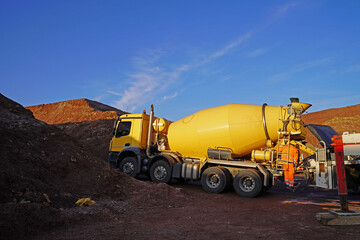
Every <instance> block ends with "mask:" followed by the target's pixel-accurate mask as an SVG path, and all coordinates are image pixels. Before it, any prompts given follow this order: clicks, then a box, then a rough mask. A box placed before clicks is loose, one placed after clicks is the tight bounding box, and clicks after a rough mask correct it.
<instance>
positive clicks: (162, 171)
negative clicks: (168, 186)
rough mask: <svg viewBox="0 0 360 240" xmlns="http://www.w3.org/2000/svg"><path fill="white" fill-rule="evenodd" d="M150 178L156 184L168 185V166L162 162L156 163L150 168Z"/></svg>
mask: <svg viewBox="0 0 360 240" xmlns="http://www.w3.org/2000/svg"><path fill="white" fill-rule="evenodd" d="M150 178H151V181H153V182H156V183H169V182H170V180H171V168H170V165H169V164H168V163H167V162H165V161H164V160H158V161H156V162H155V163H154V164H153V165H152V166H151V168H150Z"/></svg>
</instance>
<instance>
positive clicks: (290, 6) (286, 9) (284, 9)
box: [274, 1, 299, 17]
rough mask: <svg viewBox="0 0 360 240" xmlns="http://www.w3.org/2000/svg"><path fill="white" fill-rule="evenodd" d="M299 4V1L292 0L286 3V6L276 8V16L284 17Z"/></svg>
mask: <svg viewBox="0 0 360 240" xmlns="http://www.w3.org/2000/svg"><path fill="white" fill-rule="evenodd" d="M298 5H299V2H297V1H292V2H290V3H288V4H285V5H284V6H281V7H279V8H278V9H277V10H276V12H275V14H274V16H275V17H282V16H284V15H285V14H286V13H288V12H289V11H290V10H291V9H293V8H295V7H297V6H298Z"/></svg>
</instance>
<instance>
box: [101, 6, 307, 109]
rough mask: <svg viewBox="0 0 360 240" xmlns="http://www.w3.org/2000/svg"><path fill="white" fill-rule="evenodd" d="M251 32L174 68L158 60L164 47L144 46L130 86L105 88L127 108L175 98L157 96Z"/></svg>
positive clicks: (281, 11) (257, 52) (284, 10)
mask: <svg viewBox="0 0 360 240" xmlns="http://www.w3.org/2000/svg"><path fill="white" fill-rule="evenodd" d="M297 5H298V3H297V2H290V3H288V4H286V5H284V6H282V7H280V8H278V9H277V11H276V12H275V13H274V14H273V16H272V18H273V19H276V18H279V17H281V16H282V15H284V14H286V13H287V12H288V11H289V10H290V9H292V8H294V7H295V6H297ZM254 34H255V31H248V32H247V33H245V34H242V35H240V36H239V37H238V38H237V39H236V40H235V41H232V42H230V43H229V44H227V45H226V46H224V47H222V48H220V49H219V50H217V51H215V52H212V53H210V54H208V55H207V56H206V57H205V58H203V59H201V60H198V61H195V62H189V63H186V64H181V65H180V66H179V67H175V68H169V67H164V66H163V65H160V64H159V62H160V60H161V59H162V58H163V57H164V56H165V55H166V54H167V53H166V52H165V51H163V50H159V49H154V50H146V51H145V52H143V53H141V54H139V56H136V57H134V58H133V60H132V61H133V64H134V67H135V68H136V69H138V70H139V71H138V72H137V73H135V74H132V75H130V76H129V78H130V79H129V80H130V87H129V88H128V89H126V90H125V91H123V92H116V91H108V93H110V94H112V95H115V96H119V97H120V99H118V100H117V101H116V102H115V103H114V105H115V106H116V107H118V108H120V109H123V110H126V111H130V112H132V111H134V110H136V109H137V108H139V107H142V106H144V105H146V104H149V102H152V101H154V100H156V99H157V98H160V99H162V100H163V101H166V100H169V99H171V98H174V97H176V96H177V93H175V94H173V95H170V96H164V97H162V98H161V97H160V96H161V95H162V94H163V93H164V92H166V91H169V89H170V88H171V87H172V86H173V84H174V83H175V82H176V81H177V80H179V77H180V76H181V74H182V73H184V72H188V71H191V70H194V69H196V68H198V67H201V66H203V65H205V64H208V63H210V62H212V61H214V60H216V59H218V58H220V57H222V56H224V55H226V54H228V53H229V52H231V51H233V50H235V49H236V48H237V47H238V46H239V45H241V44H243V43H244V42H245V41H247V40H249V39H250V38H251V37H252V36H253V35H254ZM266 51H267V50H266V49H257V50H255V51H254V52H252V53H251V54H250V55H251V56H253V57H255V56H260V55H261V54H264V53H265V52H266ZM306 67H307V66H299V67H298V69H296V68H295V69H293V70H292V71H290V72H287V73H285V75H290V74H292V73H294V72H296V71H301V70H300V69H301V68H303V69H306ZM308 67H310V66H308ZM280 77H281V75H280ZM273 78H274V79H275V80H273V81H277V80H276V78H279V76H274V77H273ZM228 79H230V77H228V76H224V77H223V79H222V81H226V80H228Z"/></svg>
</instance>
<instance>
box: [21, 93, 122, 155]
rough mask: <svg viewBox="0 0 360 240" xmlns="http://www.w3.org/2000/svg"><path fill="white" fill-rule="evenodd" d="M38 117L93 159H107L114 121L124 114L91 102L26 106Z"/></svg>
mask: <svg viewBox="0 0 360 240" xmlns="http://www.w3.org/2000/svg"><path fill="white" fill-rule="evenodd" d="M26 108H27V109H28V110H31V111H32V113H33V114H34V116H35V118H37V119H39V120H41V121H44V122H45V123H47V124H52V125H56V126H57V127H59V128H60V129H61V130H63V133H65V134H68V135H70V136H72V137H73V138H74V139H76V140H77V141H78V142H79V143H80V144H81V145H82V146H84V148H85V149H86V150H87V151H88V152H89V153H91V154H92V155H93V156H96V157H98V158H101V159H103V160H106V159H107V155H108V148H109V143H110V140H111V137H112V135H111V132H112V127H113V123H114V119H116V118H117V116H118V115H121V114H124V113H125V112H124V111H121V110H119V109H116V108H113V107H110V106H108V105H105V104H102V103H99V102H96V101H92V100H89V99H85V98H83V99H76V100H70V101H62V102H57V103H50V104H41V105H36V106H30V107H26Z"/></svg>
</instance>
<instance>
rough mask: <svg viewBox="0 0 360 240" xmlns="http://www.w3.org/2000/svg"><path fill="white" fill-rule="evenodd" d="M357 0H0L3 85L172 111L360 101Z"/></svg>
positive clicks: (38, 95) (38, 99)
mask: <svg viewBox="0 0 360 240" xmlns="http://www.w3.org/2000/svg"><path fill="white" fill-rule="evenodd" d="M359 11H360V1H330V0H329V1H325V0H319V1H312V0H295V1H240V0H239V1H235V0H234V1H230V0H229V1H211V0H207V1H200V0H199V1H194V0H182V1H180V0H179V1H175V0H172V1H171V0H166V1H157V0H153V1H145V0H144V1H137V0H129V1H110V0H107V1H90V0H87V1H85V0H84V1H80V0H74V1H60V0H53V1H51V0H50V1H49V0H44V1H38V0H32V1H27V0H26V1H25V0H24V1H17V0H11V1H10V0H2V1H1V2H0V84H1V85H0V86H1V89H0V92H1V93H2V94H4V95H5V96H7V97H9V98H11V99H13V100H15V101H17V102H19V103H20V104H22V105H24V106H29V105H36V104H43V103H52V102H58V101H64V100H70V99H77V98H88V99H92V100H96V101H99V102H102V103H105V104H108V105H111V106H114V107H117V108H120V109H122V110H125V111H130V112H142V110H143V109H147V110H148V109H149V106H150V104H151V103H153V104H154V105H155V111H156V115H158V116H161V117H166V118H168V119H171V120H177V119H180V118H182V117H185V116H187V115H189V114H191V113H193V112H196V111H198V110H201V109H203V108H209V107H214V106H219V105H223V104H228V103H244V104H263V103H265V102H266V103H268V105H275V106H276V105H285V104H287V103H289V98H290V97H299V98H300V99H301V100H303V101H304V102H308V103H311V104H313V107H312V108H310V109H309V112H313V111H319V110H323V109H327V108H334V107H344V106H348V105H354V104H359V103H360V14H359Z"/></svg>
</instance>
